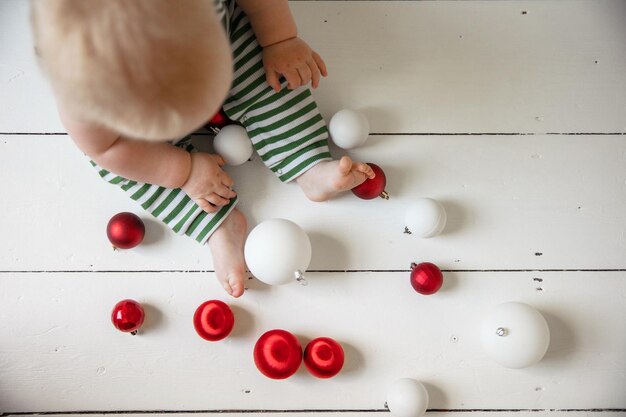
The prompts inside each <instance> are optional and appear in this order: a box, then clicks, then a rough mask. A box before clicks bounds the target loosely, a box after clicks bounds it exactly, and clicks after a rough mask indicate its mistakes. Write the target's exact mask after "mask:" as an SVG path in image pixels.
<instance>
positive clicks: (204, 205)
mask: <svg viewBox="0 0 626 417" xmlns="http://www.w3.org/2000/svg"><path fill="white" fill-rule="evenodd" d="M194 201H195V202H196V204H197V205H198V206H199V207H200V208H201V209H202V210H204V211H206V212H207V213H215V212H216V211H217V210H219V207H216V206H214V205H212V204H211V203H209V202H208V201H206V200H205V199H203V198H200V199H198V200H194Z"/></svg>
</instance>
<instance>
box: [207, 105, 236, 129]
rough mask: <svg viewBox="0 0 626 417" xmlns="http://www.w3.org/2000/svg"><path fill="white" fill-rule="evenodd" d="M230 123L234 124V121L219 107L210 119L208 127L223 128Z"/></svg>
mask: <svg viewBox="0 0 626 417" xmlns="http://www.w3.org/2000/svg"><path fill="white" fill-rule="evenodd" d="M230 124H233V121H232V120H230V119H229V118H228V116H226V113H224V110H223V109H219V111H218V112H217V113H215V115H213V117H211V119H210V120H209V121H208V123H207V124H206V127H207V128H208V129H221V128H223V127H224V126H226V125H230Z"/></svg>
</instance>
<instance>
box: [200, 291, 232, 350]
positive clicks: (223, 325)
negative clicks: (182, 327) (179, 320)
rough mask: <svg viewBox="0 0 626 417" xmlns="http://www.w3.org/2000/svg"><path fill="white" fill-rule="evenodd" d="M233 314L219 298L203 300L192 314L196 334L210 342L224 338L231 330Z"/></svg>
mask: <svg viewBox="0 0 626 417" xmlns="http://www.w3.org/2000/svg"><path fill="white" fill-rule="evenodd" d="M234 324H235V316H234V315H233V311H232V310H231V309H230V307H228V305H227V304H226V303H224V302H222V301H219V300H210V301H205V302H204V303H202V304H201V305H200V307H198V308H197V309H196V312H195V314H194V315H193V327H195V329H196V332H197V333H198V335H199V336H200V337H201V338H203V339H205V340H208V341H210V342H216V341H218V340H222V339H224V338H225V337H226V336H228V335H229V334H230V332H231V330H233V326H234Z"/></svg>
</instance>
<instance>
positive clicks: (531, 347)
mask: <svg viewBox="0 0 626 417" xmlns="http://www.w3.org/2000/svg"><path fill="white" fill-rule="evenodd" d="M481 333H482V343H483V348H484V349H485V351H486V352H487V354H488V355H489V356H490V357H491V358H492V359H493V360H494V361H496V362H497V363H499V364H500V365H502V366H504V367H507V368H514V369H520V368H526V367H528V366H531V365H534V364H535V363H537V362H539V361H540V360H541V359H542V358H543V356H544V355H545V354H546V351H547V350H548V346H549V345H550V329H549V328H548V323H547V322H546V319H545V318H544V317H543V316H542V315H541V313H540V312H538V311H537V310H535V309H534V308H533V307H531V306H529V305H528V304H524V303H517V302H510V303H504V304H500V305H498V306H497V307H496V308H494V309H493V310H492V311H491V312H490V313H489V314H488V315H487V317H486V318H485V319H484V321H483V326H482V331H481Z"/></svg>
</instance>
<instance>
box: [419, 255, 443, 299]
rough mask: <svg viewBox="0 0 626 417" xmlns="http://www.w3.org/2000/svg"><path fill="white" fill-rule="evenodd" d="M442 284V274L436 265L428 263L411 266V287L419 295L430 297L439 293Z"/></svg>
mask: <svg viewBox="0 0 626 417" xmlns="http://www.w3.org/2000/svg"><path fill="white" fill-rule="evenodd" d="M442 284H443V274H442V273H441V269H439V267H437V265H435V264H432V263H430V262H422V263H421V264H416V263H412V264H411V285H412V286H413V288H414V289H415V291H417V292H418V293H420V294H423V295H430V294H434V293H436V292H437V291H439V288H441V285H442Z"/></svg>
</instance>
